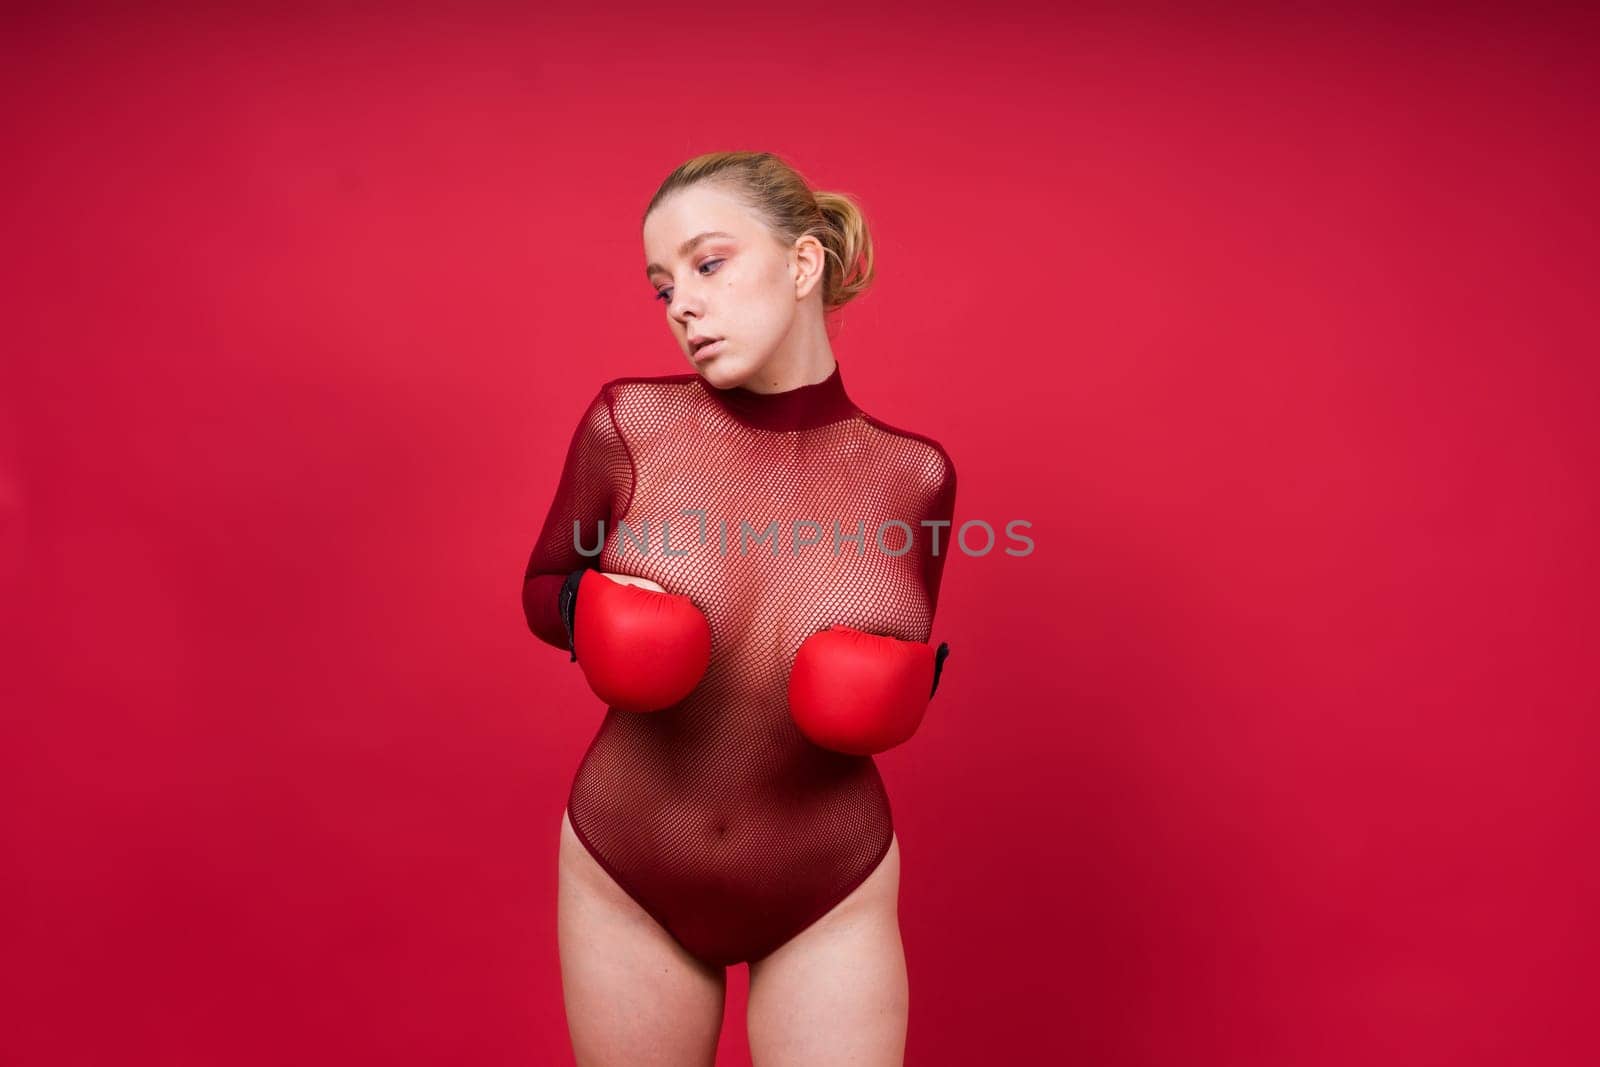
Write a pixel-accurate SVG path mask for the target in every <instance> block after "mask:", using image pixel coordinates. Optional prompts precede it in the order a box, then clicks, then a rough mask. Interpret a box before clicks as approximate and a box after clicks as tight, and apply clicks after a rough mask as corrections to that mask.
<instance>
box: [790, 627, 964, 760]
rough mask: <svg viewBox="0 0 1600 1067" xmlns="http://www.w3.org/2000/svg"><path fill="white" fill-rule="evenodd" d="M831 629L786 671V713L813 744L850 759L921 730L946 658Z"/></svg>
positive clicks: (943, 650) (810, 641) (944, 647)
mask: <svg viewBox="0 0 1600 1067" xmlns="http://www.w3.org/2000/svg"><path fill="white" fill-rule="evenodd" d="M949 651H950V646H949V644H948V643H943V642H941V643H940V645H939V648H938V651H937V652H935V650H934V649H933V647H932V646H931V645H927V644H924V643H922V642H919V641H901V640H900V639H899V638H895V637H884V636H881V635H879V634H869V633H862V632H861V631H860V630H856V629H853V628H851V627H849V626H839V625H837V624H836V625H833V626H830V627H829V628H828V629H826V630H821V631H818V632H817V633H814V634H812V635H811V636H810V637H808V638H806V639H805V641H804V643H802V644H801V645H800V650H799V651H798V652H797V653H795V658H794V666H793V667H791V668H790V670H789V714H790V716H791V717H792V718H793V719H794V721H795V725H796V726H798V727H800V732H801V733H803V734H805V735H806V737H807V738H809V739H810V740H811V742H812V743H813V744H817V745H820V746H822V747H823V748H827V749H832V750H833V751H835V752H844V753H848V754H850V755H853V756H870V755H872V754H874V753H877V752H882V751H884V750H886V749H890V748H893V747H894V746H895V745H898V744H900V743H901V742H902V741H904V740H906V739H907V738H909V737H910V736H911V735H912V734H914V733H916V732H917V727H918V726H919V725H921V723H922V713H923V712H924V711H926V710H927V707H928V701H929V700H930V699H932V697H933V694H934V691H935V690H936V689H938V687H939V672H940V671H941V670H942V669H943V667H944V660H945V656H946V655H947V654H948V653H949Z"/></svg>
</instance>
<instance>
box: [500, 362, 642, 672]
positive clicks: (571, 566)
mask: <svg viewBox="0 0 1600 1067" xmlns="http://www.w3.org/2000/svg"><path fill="white" fill-rule="evenodd" d="M633 483H634V471H633V461H632V458H631V456H630V454H629V452H628V446H627V442H626V441H625V440H624V439H623V436H622V432H621V430H620V429H619V427H618V426H617V421H616V415H615V412H614V411H613V409H612V394H611V383H610V382H607V383H606V384H605V385H602V386H601V387H600V391H599V392H598V393H596V394H595V397H594V399H593V400H591V401H590V402H589V406H588V407H587V408H586V409H585V411H584V413H583V417H582V418H580V419H579V420H578V426H577V428H576V429H575V430H574V431H573V434H572V440H571V442H570V443H569V444H568V446H567V457H566V461H565V463H564V464H563V465H562V468H561V480H560V482H559V483H558V484H557V486H556V492H555V499H554V500H553V501H551V504H550V510H549V512H548V513H547V514H546V515H545V520H544V527H543V529H542V530H541V531H540V533H539V539H538V540H537V541H536V542H535V543H534V546H533V552H532V554H531V555H530V556H529V557H528V566H527V568H526V570H525V571H524V572H523V576H522V611H523V614H524V615H525V616H526V617H527V620H528V628H529V629H530V630H532V631H533V633H534V636H536V637H538V638H539V640H541V641H544V642H545V643H547V644H550V645H554V646H555V647H556V648H560V649H566V648H567V631H566V627H565V626H564V625H563V624H562V621H561V610H560V607H559V606H558V602H557V601H558V597H559V596H560V592H561V584H562V582H563V581H565V579H566V576H567V575H568V574H570V573H571V572H572V571H574V570H577V569H578V568H580V567H594V566H596V565H597V564H598V562H599V551H598V549H599V547H600V545H601V544H602V543H603V535H604V533H605V532H608V531H609V530H610V529H611V528H612V526H613V525H614V520H615V519H616V518H617V517H619V516H621V515H623V514H625V513H626V512H627V507H628V502H629V500H630V499H631V497H632V494H633ZM579 545H581V546H582V548H583V550H584V552H579V550H578V547H579ZM585 552H587V553H590V554H588V555H585V554H584V553H585Z"/></svg>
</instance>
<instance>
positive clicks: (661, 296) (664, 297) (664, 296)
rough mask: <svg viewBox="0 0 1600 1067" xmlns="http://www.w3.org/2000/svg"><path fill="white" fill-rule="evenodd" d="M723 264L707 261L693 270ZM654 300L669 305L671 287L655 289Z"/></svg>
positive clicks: (721, 261)
mask: <svg viewBox="0 0 1600 1067" xmlns="http://www.w3.org/2000/svg"><path fill="white" fill-rule="evenodd" d="M723 262H725V260H721V259H708V260H706V261H705V262H704V263H702V264H700V266H699V267H697V268H695V269H696V270H704V269H705V268H707V267H710V266H713V265H715V264H721V263H723ZM656 299H657V300H660V301H662V302H664V303H668V304H670V303H671V302H672V287H671V286H670V285H669V286H668V287H667V288H665V289H657V290H656Z"/></svg>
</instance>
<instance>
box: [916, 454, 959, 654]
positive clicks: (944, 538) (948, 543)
mask: <svg viewBox="0 0 1600 1067" xmlns="http://www.w3.org/2000/svg"><path fill="white" fill-rule="evenodd" d="M938 455H939V460H940V461H941V462H940V467H939V471H938V473H937V475H936V478H935V482H934V485H935V489H934V493H933V497H932V499H931V500H930V502H929V504H928V509H927V514H926V515H924V516H923V521H925V522H942V523H944V524H945V525H943V526H938V527H929V528H928V534H927V535H926V536H928V538H929V542H930V548H931V545H932V544H934V543H937V544H938V546H939V551H938V553H937V554H935V553H933V552H932V551H931V550H930V551H929V552H928V553H927V554H926V555H924V556H923V558H922V583H923V588H924V590H926V592H927V595H928V613H929V619H930V622H931V620H932V616H933V613H934V612H935V611H936V610H937V609H938V605H939V587H940V585H941V584H942V583H943V580H944V563H945V560H946V559H947V558H948V557H949V556H950V554H951V553H952V552H954V551H955V550H956V542H955V537H956V525H955V510H956V465H955V462H954V461H953V460H951V459H950V456H949V455H948V454H947V453H946V452H945V451H944V449H942V448H941V449H939V453H938ZM935 536H936V537H937V541H935V540H934V538H935Z"/></svg>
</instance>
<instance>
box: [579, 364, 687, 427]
mask: <svg viewBox="0 0 1600 1067" xmlns="http://www.w3.org/2000/svg"><path fill="white" fill-rule="evenodd" d="M698 377H699V375H697V374H694V373H685V374H653V375H644V374H625V375H621V376H619V377H616V378H609V379H607V380H606V381H604V382H601V383H600V388H599V389H598V390H596V392H595V395H594V398H593V399H592V400H591V401H590V403H591V404H592V405H604V406H605V407H607V408H610V409H611V415H612V418H614V419H615V420H617V423H618V426H619V428H622V427H625V426H626V425H627V424H628V423H630V422H634V423H636V422H637V421H638V420H639V419H641V418H644V417H646V416H648V417H649V419H650V420H651V421H659V420H660V418H661V416H662V415H663V414H664V413H665V414H670V413H671V411H672V410H673V409H674V408H677V407H682V406H685V405H686V404H688V403H689V401H690V399H691V398H692V397H693V395H694V392H695V390H696V388H697V387H696V386H695V380H696V379H697V378H698Z"/></svg>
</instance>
